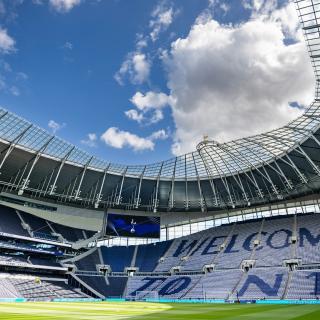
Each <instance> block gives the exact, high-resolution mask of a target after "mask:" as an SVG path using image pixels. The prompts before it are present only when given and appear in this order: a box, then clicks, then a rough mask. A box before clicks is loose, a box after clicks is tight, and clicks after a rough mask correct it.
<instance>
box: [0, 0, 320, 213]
mask: <svg viewBox="0 0 320 320" xmlns="http://www.w3.org/2000/svg"><path fill="white" fill-rule="evenodd" d="M294 2H295V4H296V7H297V12H298V15H299V17H300V21H301V26H302V29H303V32H304V34H305V39H306V44H307V49H308V52H309V55H310V59H311V64H312V66H313V69H314V73H315V80H316V86H315V99H314V101H313V102H312V103H311V105H310V107H309V108H308V109H307V110H306V112H305V113H304V114H303V115H302V116H300V117H299V118H297V119H295V120H294V121H292V122H290V123H289V124H287V125H286V126H284V127H281V128H278V129H275V130H272V131H270V132H266V133H263V134H260V135H255V136H251V137H247V138H242V139H237V140H233V141H230V142H227V143H221V144H219V143H216V142H214V141H203V142H201V143H200V144H199V145H198V146H197V150H196V151H194V152H192V153H188V154H184V155H181V156H178V157H176V158H172V159H170V160H167V161H163V162H158V163H154V164H149V165H135V166H132V165H131V166H130V165H129V166H126V165H119V164H114V163H109V162H107V161H105V160H102V159H99V158H96V157H93V156H91V155H90V154H88V153H86V152H84V151H82V150H80V149H79V148H77V147H75V146H73V145H71V144H70V143H68V142H66V141H63V140H62V139H60V138H58V137H56V136H52V135H50V134H49V133H48V132H47V131H45V130H43V129H41V128H39V127H37V126H35V125H33V124H31V123H30V122H28V121H27V120H25V119H22V118H20V117H19V116H17V115H15V114H13V113H11V112H9V111H7V110H4V109H0V185H1V186H2V191H10V192H14V193H18V194H20V195H21V194H24V195H26V196H32V197H36V198H39V199H43V200H53V201H61V202H65V203H69V204H78V205H86V206H90V207H94V208H96V209H98V208H104V207H116V208H130V209H133V210H148V211H150V212H158V211H160V212H164V211H219V210H226V209H234V208H243V207H247V206H259V205H262V204H265V203H273V202H279V201H284V200H288V199H294V198H299V197H303V196H305V195H310V194H317V193H318V192H319V190H320V167H319V164H320V89H319V83H320V0H295V1H294Z"/></svg>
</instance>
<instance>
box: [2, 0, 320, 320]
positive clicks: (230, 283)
mask: <svg viewBox="0 0 320 320" xmlns="http://www.w3.org/2000/svg"><path fill="white" fill-rule="evenodd" d="M294 2H295V4H296V8H297V14H298V15H299V18H300V22H301V26H302V30H303V32H304V36H305V41H306V46H307V49H308V52H309V56H310V59H311V63H312V66H313V68H314V73H315V81H316V82H315V83H316V86H315V88H316V89H315V98H314V101H313V102H312V103H311V104H310V106H309V107H308V109H307V110H306V111H305V113H304V114H303V115H301V116H300V117H299V118H297V119H295V120H293V121H292V122H290V123H288V124H287V125H285V126H283V127H281V128H278V129H275V130H273V131H269V132H265V133H263V134H259V135H255V136H251V137H246V138H241V139H238V140H233V141H229V142H226V143H217V142H215V141H211V140H209V139H208V138H206V139H204V140H203V141H202V142H200V143H199V144H198V145H197V148H196V150H195V151H194V152H191V153H187V154H184V155H181V156H177V157H175V158H172V159H169V160H167V161H162V162H158V163H154V164H146V165H119V164H116V163H110V162H108V161H107V160H103V159H100V158H97V157H95V156H92V155H90V154H88V153H87V152H84V151H82V150H81V149H79V148H78V147H77V146H74V145H72V144H70V143H68V142H66V141H64V140H62V139H60V138H59V137H57V136H56V135H52V134H50V133H48V132H47V131H46V130H44V129H42V128H40V127H38V126H36V125H34V124H32V123H31V122H29V121H28V120H25V119H23V118H21V117H20V116H19V115H16V114H14V113H12V112H11V111H9V110H6V109H3V108H0V318H1V319H9V318H10V319H18V318H19V319H22V318H23V319H130V318H134V319H162V318H164V317H166V318H167V319H189V318H190V319H191V318H192V319H240V318H242V317H243V318H246V317H251V318H254V319H256V318H259V319H270V318H272V317H273V318H275V319H279V318H281V319H319V316H320V301H319V298H320V196H319V195H320V193H319V192H320V91H319V83H320V75H319V72H320V24H319V21H318V19H319V15H320V13H319V12H320V2H319V1H318V0H295V1H294ZM30 118H32V115H30ZM54 302H57V303H54Z"/></svg>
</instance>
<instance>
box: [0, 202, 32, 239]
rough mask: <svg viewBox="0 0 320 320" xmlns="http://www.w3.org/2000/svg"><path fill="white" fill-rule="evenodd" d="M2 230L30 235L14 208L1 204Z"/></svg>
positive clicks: (0, 227)
mask: <svg viewBox="0 0 320 320" xmlns="http://www.w3.org/2000/svg"><path fill="white" fill-rule="evenodd" d="M0 221H1V223H0V232H5V233H11V234H15V235H19V236H25V237H29V234H28V231H27V230H25V229H23V227H22V225H21V221H20V219H19V217H18V216H17V214H16V212H15V210H14V209H11V208H8V207H5V206H1V205H0Z"/></svg>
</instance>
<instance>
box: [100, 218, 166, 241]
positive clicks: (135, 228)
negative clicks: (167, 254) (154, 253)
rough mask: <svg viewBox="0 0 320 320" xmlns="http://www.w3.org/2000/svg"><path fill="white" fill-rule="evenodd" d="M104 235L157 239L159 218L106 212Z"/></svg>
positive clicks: (158, 236)
mask: <svg viewBox="0 0 320 320" xmlns="http://www.w3.org/2000/svg"><path fill="white" fill-rule="evenodd" d="M106 235H108V236H115V237H134V238H154V239H158V238H160V218H159V217H149V216H134V215H127V214H117V213H112V212H108V213H107V226H106Z"/></svg>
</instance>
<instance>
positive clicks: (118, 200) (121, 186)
mask: <svg viewBox="0 0 320 320" xmlns="http://www.w3.org/2000/svg"><path fill="white" fill-rule="evenodd" d="M127 170H128V167H126V169H125V170H124V172H123V175H122V180H121V185H120V191H119V195H118V198H117V202H116V205H117V206H118V205H120V201H121V194H122V189H123V183H124V178H125V176H126V172H127Z"/></svg>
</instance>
